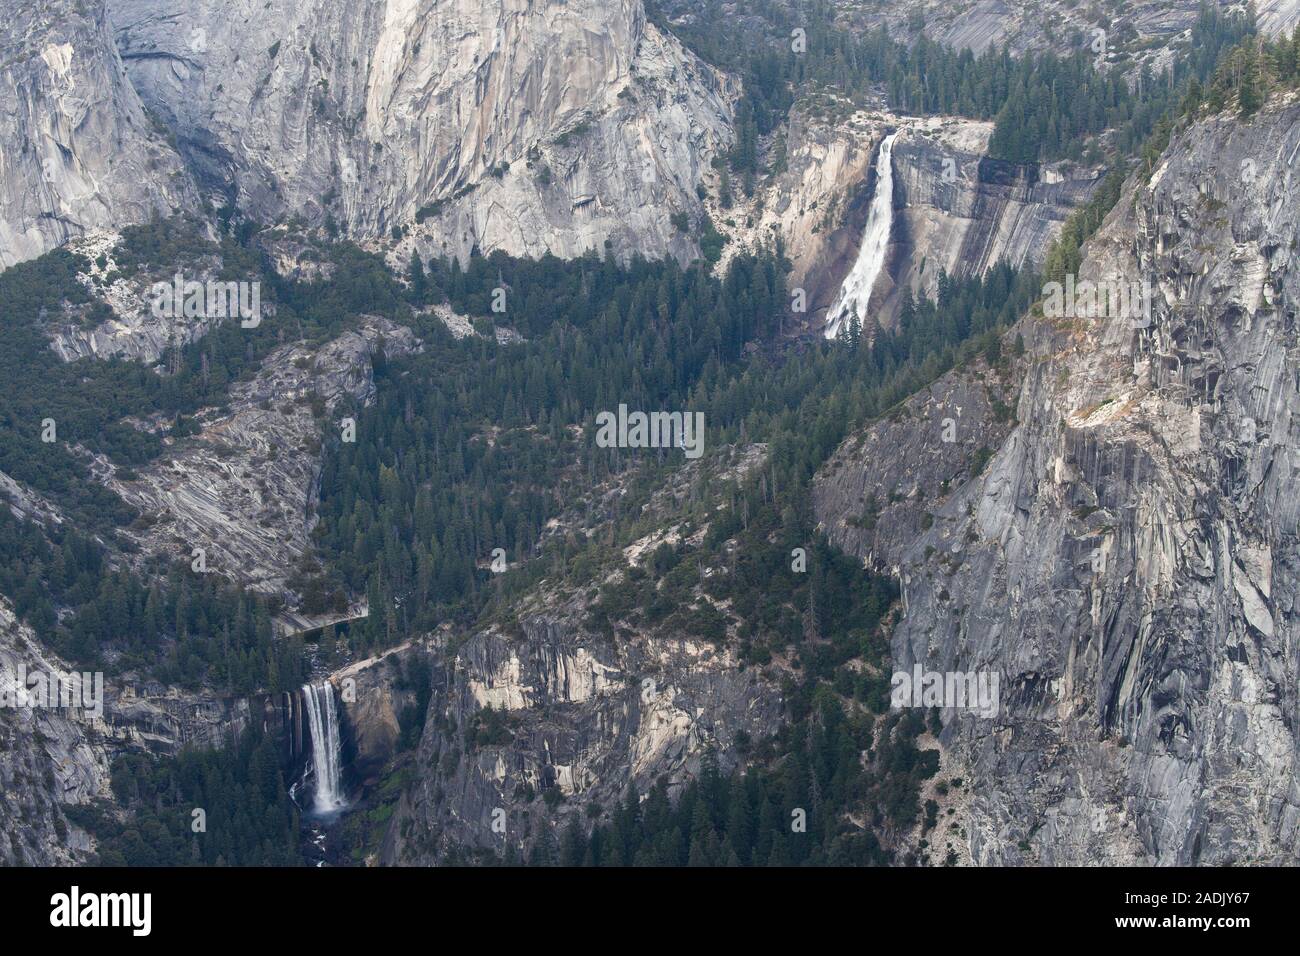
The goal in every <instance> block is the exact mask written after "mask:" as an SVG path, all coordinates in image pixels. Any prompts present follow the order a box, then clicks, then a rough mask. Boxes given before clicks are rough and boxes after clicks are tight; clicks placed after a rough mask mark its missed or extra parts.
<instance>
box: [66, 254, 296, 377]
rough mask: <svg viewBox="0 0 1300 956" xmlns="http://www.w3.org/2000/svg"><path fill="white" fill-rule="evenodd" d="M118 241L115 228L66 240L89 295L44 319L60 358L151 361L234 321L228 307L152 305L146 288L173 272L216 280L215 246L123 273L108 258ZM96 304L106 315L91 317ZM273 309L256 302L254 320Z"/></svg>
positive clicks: (167, 279) (191, 278) (187, 277)
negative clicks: (220, 311) (80, 264)
mask: <svg viewBox="0 0 1300 956" xmlns="http://www.w3.org/2000/svg"><path fill="white" fill-rule="evenodd" d="M121 241H122V237H121V235H119V234H117V233H91V234H89V235H87V236H84V237H81V238H78V239H73V240H71V241H70V242H69V243H68V247H69V248H70V249H71V250H72V251H73V252H75V253H77V254H78V255H80V256H82V257H83V258H84V259H85V260H86V261H87V263H88V265H87V267H86V268H87V271H86V272H84V273H78V275H77V279H78V281H80V282H81V283H82V285H84V286H85V287H86V289H87V291H89V292H90V293H91V296H92V299H91V302H90V303H88V304H83V305H79V306H76V307H65V312H64V314H63V315H62V316H61V317H54V316H52V317H51V318H50V320H49V321H48V323H47V329H48V334H49V336H50V347H51V348H52V349H54V351H55V352H56V353H57V354H58V356H59V358H61V359H63V361H65V362H75V361H76V360H77V359H82V358H90V357H96V358H112V357H114V356H118V357H121V358H125V359H132V360H135V361H138V362H144V363H145V364H147V365H152V364H153V363H154V362H157V361H158V360H159V359H160V358H161V357H162V355H163V353H164V352H165V351H166V350H167V349H169V348H180V347H182V346H185V345H187V344H189V343H190V342H193V341H196V340H198V339H201V338H202V337H203V336H205V335H206V334H207V332H208V330H209V329H210V328H212V326H213V325H215V324H217V323H219V322H221V321H225V320H226V318H231V319H234V320H236V321H238V320H239V317H238V316H237V315H235V314H234V312H233V310H232V314H231V315H230V316H228V317H220V316H218V315H217V310H215V309H214V310H213V313H212V314H211V315H208V314H206V310H205V313H204V314H198V315H186V314H185V310H184V308H183V307H177V308H174V309H161V308H155V296H154V295H153V292H152V290H153V286H154V284H155V283H165V284H166V285H168V286H173V285H174V284H175V276H176V275H178V274H179V275H181V276H182V277H183V281H185V282H199V283H204V284H205V288H206V284H207V283H210V282H212V281H214V280H215V279H216V277H217V274H218V273H219V272H220V270H221V257H220V256H219V255H217V254H216V249H215V246H214V247H213V252H212V253H211V254H209V255H203V256H194V257H186V258H185V259H178V260H176V261H174V262H171V263H169V264H168V267H167V268H166V269H159V268H155V269H152V270H137V271H136V272H134V273H133V274H132V275H131V276H130V277H126V276H123V275H122V272H121V270H120V269H119V268H118V264H117V262H116V260H115V259H114V257H113V253H114V250H115V249H116V248H117V247H118V246H119V245H120V244H121ZM243 281H244V282H245V283H248V282H250V281H252V282H256V281H257V280H256V279H250V280H243ZM236 301H237V300H236ZM101 304H103V305H107V306H108V308H109V310H110V316H109V317H108V318H104V319H102V320H100V321H95V320H94V318H93V313H94V310H95V307H96V306H98V305H101ZM274 308H275V307H274V306H273V305H271V304H269V303H268V304H266V305H265V306H260V305H259V311H258V315H257V316H256V319H257V321H259V322H260V320H261V317H262V315H263V314H266V315H270V314H272V313H273V311H274Z"/></svg>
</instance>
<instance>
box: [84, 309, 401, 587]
mask: <svg viewBox="0 0 1300 956" xmlns="http://www.w3.org/2000/svg"><path fill="white" fill-rule="evenodd" d="M381 340H382V341H383V345H384V349H385V350H386V351H387V353H388V354H390V355H397V354H402V353H405V352H409V351H412V350H414V349H418V348H419V347H420V343H419V340H418V339H416V338H415V336H414V335H413V334H412V333H411V331H410V330H409V329H407V328H405V327H403V326H399V325H395V324H393V323H392V322H389V321H388V320H386V319H382V318H377V317H373V316H371V317H366V319H365V321H364V322H363V323H362V325H361V326H360V327H358V328H357V329H355V330H353V331H350V332H346V333H344V334H343V335H341V336H340V337H338V338H337V339H334V340H333V341H331V342H329V343H327V344H326V345H324V346H322V347H320V348H314V347H312V346H309V345H307V344H305V343H297V344H293V345H286V346H283V347H282V348H280V349H278V350H276V351H275V352H273V353H272V354H271V355H270V356H268V357H267V359H266V361H265V362H264V363H263V366H262V368H261V369H260V371H259V372H258V374H257V375H256V376H255V377H254V378H253V379H252V380H251V381H248V382H242V383H238V384H236V385H234V386H233V387H232V388H231V390H230V402H229V411H228V412H226V413H220V414H219V413H215V412H214V413H212V414H211V415H209V416H206V417H205V418H204V419H203V421H202V426H203V427H202V431H201V432H200V434H198V435H196V436H194V437H192V438H184V439H180V440H178V441H176V442H175V443H174V444H173V445H172V448H171V450H170V453H169V454H164V455H163V456H162V457H161V458H159V459H158V460H157V461H155V462H153V463H151V464H150V465H149V466H148V468H147V469H143V470H142V471H141V472H140V473H139V474H138V475H137V476H135V477H132V478H131V479H129V480H125V479H123V478H122V477H119V476H117V475H115V474H112V472H111V466H107V465H106V463H103V462H101V463H100V466H101V467H106V468H107V469H108V470H107V471H106V472H105V473H104V476H103V477H104V481H105V482H106V484H107V485H108V487H110V488H112V489H113V491H115V492H117V494H119V495H120V496H121V497H122V498H123V500H125V501H127V502H128V503H130V504H132V505H134V506H135V507H136V508H138V509H140V511H141V513H142V514H143V515H144V516H145V520H144V521H143V522H141V523H139V525H138V526H137V525H133V526H132V528H131V529H129V530H128V533H130V534H132V536H133V537H135V539H136V541H137V543H138V544H139V545H140V547H141V550H142V553H143V554H144V555H151V554H163V555H167V556H169V557H170V558H171V559H173V560H181V559H183V560H184V561H186V562H189V561H190V560H191V557H192V550H193V549H194V548H202V549H203V550H204V561H205V563H206V566H207V569H208V570H209V571H211V572H215V573H218V574H222V575H225V576H226V577H228V578H231V579H232V580H235V581H238V582H240V583H241V584H244V585H245V586H247V587H250V588H252V589H254V590H258V591H264V592H272V593H282V592H283V589H284V586H285V579H286V578H287V577H288V576H290V575H291V574H292V573H293V571H294V569H295V567H296V566H297V564H298V562H299V561H300V560H301V559H302V558H303V557H304V556H306V555H308V554H309V553H310V552H311V542H310V539H309V534H310V532H311V529H312V527H313V526H314V524H315V519H314V516H313V514H312V511H313V507H314V504H315V500H316V494H317V481H318V478H319V473H320V454H319V452H320V441H321V428H322V424H321V423H322V421H328V420H329V419H330V416H331V415H332V414H333V413H334V410H335V408H336V407H337V406H338V405H339V403H340V402H341V401H343V400H344V399H345V398H351V399H353V400H355V401H357V402H360V403H363V404H364V403H366V402H368V401H369V400H370V399H371V397H372V396H373V394H374V387H375V386H374V381H373V378H372V375H371V368H370V356H371V354H372V353H373V352H374V350H375V349H376V348H377V346H378V343H379V342H380V341H381ZM313 403H315V404H316V408H315V409H313V407H312V406H313ZM318 415H319V416H321V417H320V418H318ZM328 427H335V426H334V425H332V424H331V425H329V426H328Z"/></svg>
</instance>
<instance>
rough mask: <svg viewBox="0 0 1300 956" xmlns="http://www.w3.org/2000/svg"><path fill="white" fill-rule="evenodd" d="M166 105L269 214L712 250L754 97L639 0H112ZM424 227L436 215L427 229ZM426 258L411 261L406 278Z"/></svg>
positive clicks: (138, 80)
mask: <svg viewBox="0 0 1300 956" xmlns="http://www.w3.org/2000/svg"><path fill="white" fill-rule="evenodd" d="M111 7H112V15H113V21H114V24H115V26H116V28H117V31H118V34H117V39H118V44H119V48H120V50H121V53H122V57H123V59H124V60H125V62H126V64H127V67H128V70H129V71H130V75H131V78H132V80H133V81H134V83H135V84H136V86H137V88H138V89H139V90H140V91H141V95H142V96H143V97H144V99H145V100H146V102H148V103H150V104H151V106H153V107H154V108H155V109H157V111H158V112H159V114H160V115H162V116H164V117H165V118H166V122H167V124H168V125H169V126H170V127H171V128H172V129H174V131H175V132H176V134H177V136H178V138H179V141H180V143H181V148H182V150H183V152H184V153H185V155H186V157H187V158H188V159H189V160H190V161H191V162H192V163H193V164H194V166H195V168H196V169H197V170H198V171H199V172H200V174H201V176H202V178H203V179H204V181H205V182H207V183H209V184H211V185H212V186H214V187H215V188H218V189H219V190H221V191H224V192H226V193H227V194H228V195H229V196H230V197H231V198H233V199H235V200H237V202H238V204H239V205H240V207H241V208H242V209H244V210H245V211H247V212H248V213H249V214H250V215H252V216H253V217H254V218H256V219H260V220H268V219H283V218H286V217H288V216H293V215H301V216H303V217H305V218H306V219H307V220H308V221H309V222H313V223H321V222H323V221H324V220H325V218H326V216H330V217H332V218H333V219H334V220H335V221H336V222H337V223H338V224H339V226H340V227H341V228H342V229H343V230H344V232H346V233H347V234H349V235H351V236H353V237H357V238H363V239H364V238H369V239H378V240H384V241H387V240H389V239H390V237H391V235H392V233H393V230H394V229H395V228H397V227H413V235H412V236H411V237H410V238H409V239H408V243H409V244H414V245H417V246H418V247H419V248H421V249H422V250H424V252H425V253H426V254H428V253H430V252H437V253H439V254H448V253H450V254H455V255H459V256H465V255H467V254H468V253H469V251H470V249H472V248H473V247H475V246H477V247H478V248H479V249H481V250H483V251H484V252H488V251H491V250H494V249H504V250H505V251H507V252H510V253H512V254H515V255H537V254H540V253H542V252H545V251H550V252H553V253H555V254H557V255H561V256H572V255H578V254H580V253H582V252H584V251H586V250H587V249H592V248H595V249H598V250H599V249H600V248H602V247H603V245H604V242H605V241H606V240H607V239H609V240H612V241H613V243H614V245H615V248H616V249H617V250H618V251H620V252H631V251H638V252H641V253H643V254H645V255H647V256H659V255H664V254H667V253H672V254H678V255H685V254H688V253H694V251H695V246H694V240H693V239H691V238H689V237H688V236H686V235H685V234H681V233H679V232H678V231H677V230H675V229H674V228H673V227H672V225H671V223H670V221H669V216H670V214H671V213H672V212H673V211H675V210H689V211H695V210H697V209H698V208H699V200H698V198H697V197H696V195H695V186H696V184H697V183H698V182H699V181H700V178H701V176H702V175H703V171H704V169H705V168H706V167H707V166H708V164H709V162H710V161H711V159H712V158H713V157H714V156H715V155H717V154H718V153H719V152H720V151H722V150H724V149H726V148H727V147H728V145H729V143H730V137H731V131H730V126H729V122H730V115H731V105H730V104H731V101H732V99H733V98H734V90H731V89H730V88H729V87H728V83H727V81H725V80H724V78H723V77H722V76H721V75H719V74H718V73H716V72H715V71H714V70H712V69H711V68H709V67H707V66H706V65H705V64H703V63H702V62H700V61H699V60H698V59H696V58H695V57H693V56H692V55H690V54H688V53H686V52H685V51H684V50H683V49H682V48H681V46H680V44H678V43H677V42H676V41H675V40H673V39H671V38H670V37H667V36H665V35H663V34H662V33H660V32H659V31H658V30H657V29H656V28H654V27H653V26H649V25H647V23H646V21H645V13H644V10H643V9H642V5H641V2H640V0H580V2H573V0H568V2H565V0H542V2H537V0H493V2H488V3H484V2H480V0H375V2H367V3H360V4H358V3H351V2H343V0H313V2H309V3H300V2H297V0H272V2H271V3H270V4H265V3H262V2H260V0H258V2H254V0H199V2H196V3H194V4H192V5H191V6H190V8H189V9H187V12H186V15H185V16H176V14H175V10H174V9H173V7H172V6H171V4H169V3H164V2H161V0H112V2H111ZM417 220H420V222H417ZM409 255H410V248H409V245H408V246H404V247H403V248H402V249H401V250H400V251H399V252H398V253H397V256H398V258H402V257H405V258H403V259H402V263H403V264H404V263H405V261H407V260H409Z"/></svg>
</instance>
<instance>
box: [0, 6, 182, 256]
mask: <svg viewBox="0 0 1300 956" xmlns="http://www.w3.org/2000/svg"><path fill="white" fill-rule="evenodd" d="M3 13H4V16H3V17H0V269H3V268H6V267H8V266H11V265H13V264H14V263H15V262H22V261H23V260H25V259H32V258H35V257H36V256H38V255H40V254H41V253H43V252H47V251H49V250H50V249H52V248H54V247H55V246H58V245H59V244H61V243H62V242H64V241H66V240H67V239H69V238H71V237H73V236H78V235H82V234H83V233H85V232H87V231H90V230H95V229H115V228H120V227H122V226H123V225H127V224H130V223H137V222H144V221H147V220H148V219H149V218H150V217H151V216H153V215H163V216H166V215H170V214H172V213H174V212H176V211H178V210H181V209H188V208H191V207H192V206H193V205H194V204H195V199H196V193H195V189H194V185H193V182H192V181H191V179H190V177H189V175H188V173H187V172H186V171H185V169H184V166H183V164H182V162H181V160H180V157H179V156H177V154H176V153H175V152H174V151H173V150H172V149H171V147H170V146H168V145H167V143H166V141H165V139H164V137H163V136H162V134H161V133H159V131H157V130H155V129H154V128H153V127H152V126H151V124H150V122H149V120H148V118H147V117H146V116H145V113H144V110H143V109H142V107H141V104H140V100H139V97H137V96H136V92H135V90H134V89H133V88H132V86H131V84H130V82H128V81H127V79H126V78H125V76H124V75H123V69H122V61H121V60H120V59H119V58H118V55H117V50H116V49H115V47H114V44H113V36H112V31H111V30H110V28H109V25H108V20H107V16H106V14H105V9H104V0H89V2H73V0H33V2H30V3H29V2H23V3H12V4H6V5H5V9H4V10H3Z"/></svg>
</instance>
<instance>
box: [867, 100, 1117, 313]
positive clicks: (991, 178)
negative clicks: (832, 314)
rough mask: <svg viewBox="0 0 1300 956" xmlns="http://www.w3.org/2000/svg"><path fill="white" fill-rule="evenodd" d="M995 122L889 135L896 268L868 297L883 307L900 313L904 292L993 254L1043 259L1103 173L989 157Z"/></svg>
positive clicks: (1026, 261) (1013, 259) (967, 269)
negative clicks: (1062, 228) (894, 138)
mask: <svg viewBox="0 0 1300 956" xmlns="http://www.w3.org/2000/svg"><path fill="white" fill-rule="evenodd" d="M992 131H993V124H991V123H977V122H973V121H967V120H948V121H946V122H942V123H933V122H932V123H929V124H927V125H925V126H916V127H909V128H905V129H904V131H903V132H902V133H901V134H900V135H899V137H898V139H897V140H896V141H895V143H894V150H893V160H894V206H895V210H896V212H897V215H896V219H895V228H894V232H893V238H892V248H891V250H890V259H891V261H892V263H893V264H894V267H893V268H892V269H891V270H890V281H888V282H878V288H879V290H880V294H878V295H876V296H873V301H874V302H876V303H877V304H878V308H879V309H880V310H881V315H882V316H885V317H890V316H893V315H894V314H896V312H897V309H898V306H899V304H900V301H899V300H900V296H901V294H902V293H903V292H904V291H908V290H910V291H911V292H912V294H913V295H919V294H921V293H924V294H926V295H928V296H930V297H931V298H934V296H935V294H936V291H937V289H938V282H939V272H940V270H943V271H946V272H947V273H948V275H950V276H953V277H965V276H974V275H981V274H983V273H984V272H985V271H986V270H988V269H989V268H990V267H992V266H994V265H996V264H997V263H998V262H999V261H1006V262H1008V263H1010V264H1011V265H1012V266H1014V267H1016V268H1024V267H1033V266H1037V265H1039V264H1041V263H1042V261H1043V257H1044V256H1045V255H1046V254H1047V250H1048V248H1049V247H1050V246H1051V244H1052V241H1053V240H1054V239H1055V238H1056V236H1057V233H1059V232H1060V229H1061V224H1062V223H1063V222H1064V221H1065V220H1066V219H1067V218H1068V217H1069V215H1070V213H1071V212H1073V210H1074V208H1075V207H1076V206H1079V205H1081V204H1082V203H1084V202H1086V201H1087V199H1088V197H1089V196H1090V195H1091V194H1092V191H1093V190H1094V189H1095V188H1096V186H1097V184H1098V182H1099V181H1100V178H1101V172H1102V171H1101V170H1096V169H1087V168H1078V167H1075V166H1073V165H1072V164H1068V163H1044V164H1027V165H1021V164H1016V163H1008V162H1004V161H1002V160H996V159H990V158H989V157H988V156H986V155H985V153H986V151H987V147H988V137H989V136H990V135H991V134H992ZM886 321H887V319H886Z"/></svg>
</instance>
